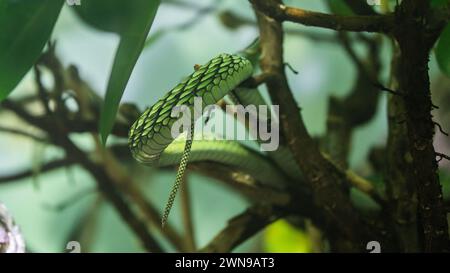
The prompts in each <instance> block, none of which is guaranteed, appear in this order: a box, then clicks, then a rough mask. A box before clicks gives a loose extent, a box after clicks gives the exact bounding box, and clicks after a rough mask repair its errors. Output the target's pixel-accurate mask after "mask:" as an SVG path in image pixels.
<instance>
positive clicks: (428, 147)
mask: <svg viewBox="0 0 450 273" xmlns="http://www.w3.org/2000/svg"><path fill="white" fill-rule="evenodd" d="M429 5H430V2H429V1H403V2H402V5H401V6H400V8H399V9H398V16H397V17H398V25H397V27H396V31H395V33H394V35H395V38H396V40H397V41H398V43H399V48H400V57H399V67H398V69H399V89H400V90H402V92H403V93H405V98H404V101H405V110H406V113H405V119H406V126H407V132H408V133H407V137H408V143H409V146H410V153H411V162H412V167H413V170H414V177H413V179H414V184H415V187H416V188H417V194H418V201H419V204H418V210H419V217H420V222H421V228H422V233H423V239H424V241H423V244H424V250H425V251H427V252H442V251H449V250H450V243H449V233H448V223H447V217H446V211H445V208H444V203H443V195H442V189H441V185H440V182H439V177H438V173H437V169H438V165H437V163H436V153H435V150H434V147H433V137H434V127H435V125H434V123H433V120H432V116H431V110H432V102H431V93H430V79H429V74H428V61H429V54H430V50H431V48H432V46H433V45H434V43H435V41H436V39H437V37H438V36H439V31H438V30H430V29H429V28H428V27H427V26H428V25H429V21H428V20H429V17H428V14H429V8H430V6H429Z"/></svg>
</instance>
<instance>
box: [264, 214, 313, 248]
mask: <svg viewBox="0 0 450 273" xmlns="http://www.w3.org/2000/svg"><path fill="white" fill-rule="evenodd" d="M263 242H264V245H263V246H264V249H265V251H266V252H269V253H309V252H311V251H312V242H311V240H310V238H309V237H308V235H307V234H306V233H305V232H304V231H302V230H299V229H297V228H295V227H294V226H292V225H291V224H289V223H288V222H287V221H286V220H278V221H276V222H274V223H273V224H271V225H269V226H268V227H267V228H266V230H265V232H264V241H263Z"/></svg>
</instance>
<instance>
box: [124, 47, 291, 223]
mask: <svg viewBox="0 0 450 273" xmlns="http://www.w3.org/2000/svg"><path fill="white" fill-rule="evenodd" d="M252 73H253V65H252V63H251V62H250V61H249V60H248V59H247V58H245V57H243V56H240V55H231V54H221V55H219V56H217V57H215V58H213V59H212V60H210V61H209V62H208V63H206V64H205V65H202V66H199V67H198V68H197V69H196V71H195V72H193V73H192V74H191V75H190V76H188V77H187V78H185V79H184V80H183V81H182V82H181V83H179V84H178V85H177V86H175V88H173V89H172V90H171V91H169V92H168V93H167V94H166V95H165V96H164V97H163V98H162V99H160V100H159V101H157V102H156V103H155V104H154V105H153V106H152V107H150V108H148V109H147V110H145V111H144V112H143V114H142V115H141V116H140V117H139V118H138V119H137V120H136V121H135V123H134V124H133V125H132V127H131V129H130V132H129V147H130V150H131V152H132V154H133V156H134V158H135V159H136V160H138V161H139V162H141V163H144V164H146V165H158V166H164V165H172V164H177V162H179V163H180V166H179V169H178V172H177V177H176V181H175V184H174V187H173V189H172V191H171V194H170V197H169V201H168V203H167V206H166V209H165V212H164V215H163V219H162V225H164V223H165V222H166V220H167V217H168V214H169V212H170V209H171V206H172V204H173V201H174V199H175V196H176V193H177V190H178V188H179V186H180V183H181V181H182V179H183V175H184V171H185V169H186V165H187V161H188V159H189V156H190V157H191V158H190V160H191V161H196V160H210V161H215V162H220V163H224V164H227V165H235V166H239V167H241V168H243V169H244V170H246V171H248V172H249V173H250V174H252V175H254V176H255V177H256V178H257V179H261V181H264V180H266V181H267V180H272V181H274V180H280V179H283V178H282V176H283V175H282V174H280V172H279V171H278V170H277V169H276V168H274V167H273V165H271V164H270V163H269V162H268V160H267V159H266V158H265V157H263V156H262V155H261V154H259V153H256V152H252V151H250V150H249V149H248V148H245V147H243V146H242V145H240V144H239V143H237V142H234V141H194V144H193V146H192V147H191V145H192V142H193V141H192V139H193V134H194V128H193V126H191V128H190V130H188V131H190V132H189V134H188V135H189V136H190V138H188V139H187V140H183V139H181V140H180V139H179V138H178V139H176V140H175V138H176V137H177V135H174V136H173V135H172V134H171V126H172V125H173V124H174V123H175V121H176V120H177V118H176V117H172V116H171V112H172V109H173V108H174V107H175V106H180V105H186V106H188V107H189V108H190V109H191V110H192V108H193V106H194V97H201V98H202V101H203V106H207V105H211V104H215V103H217V102H218V101H219V100H220V99H222V98H223V97H224V96H225V95H227V94H229V92H231V91H233V90H234V89H235V88H236V87H238V85H239V84H240V83H242V82H243V81H245V80H246V79H247V78H249V77H250V76H251V75H252ZM248 94H251V93H250V91H248V93H247V97H248ZM254 95H255V96H256V98H260V97H259V94H258V93H257V91H256V93H254ZM244 97H245V96H244ZM253 99H254V100H256V99H255V98H253ZM260 100H261V99H260ZM261 101H262V100H261ZM194 122H195V120H193V121H192V123H191V124H192V125H193V124H194ZM174 140H175V141H174ZM184 143H185V146H184V148H183V144H184Z"/></svg>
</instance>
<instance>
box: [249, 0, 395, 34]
mask: <svg viewBox="0 0 450 273" xmlns="http://www.w3.org/2000/svg"><path fill="white" fill-rule="evenodd" d="M250 2H252V4H253V5H254V7H255V8H256V9H257V10H259V11H261V12H262V13H264V14H266V15H267V16H270V17H272V18H274V19H276V20H277V21H279V22H283V21H290V22H294V23H299V24H302V25H306V26H313V27H321V28H328V29H333V30H339V31H359V32H361V31H366V32H382V33H389V32H390V31H391V30H392V29H393V27H394V16H393V15H392V14H387V15H372V16H364V15H359V16H340V15H332V14H326V13H320V12H314V11H307V10H303V9H299V8H293V7H288V6H285V5H283V4H281V3H278V1H273V0H250Z"/></svg>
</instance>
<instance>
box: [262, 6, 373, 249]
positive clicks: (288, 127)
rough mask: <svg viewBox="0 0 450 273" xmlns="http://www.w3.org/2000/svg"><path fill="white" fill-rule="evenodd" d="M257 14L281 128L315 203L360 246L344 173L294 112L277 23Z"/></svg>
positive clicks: (361, 234)
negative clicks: (321, 150) (325, 154)
mask: <svg viewBox="0 0 450 273" xmlns="http://www.w3.org/2000/svg"><path fill="white" fill-rule="evenodd" d="M257 17H258V22H259V27H260V39H261V47H262V59H261V68H262V70H263V71H264V72H268V73H274V74H275V75H277V76H276V77H274V78H273V79H272V80H270V81H268V83H267V87H268V90H269V94H270V95H271V98H272V100H273V102H274V103H275V104H279V105H280V121H281V125H282V126H281V127H282V131H283V134H284V136H285V137H286V140H287V143H288V146H289V148H290V150H291V151H292V153H293V155H294V159H295V160H296V162H297V164H298V166H299V167H300V169H301V171H302V172H303V174H304V175H305V177H306V180H307V182H308V183H309V185H310V186H311V188H312V189H313V192H314V196H315V199H316V202H317V204H318V206H319V207H321V208H322V209H324V211H325V212H326V216H327V217H328V219H329V220H330V221H331V222H332V224H333V225H336V226H337V227H338V229H339V230H341V231H342V232H343V233H344V234H345V236H347V238H353V239H354V241H355V242H358V243H359V244H361V245H359V246H355V247H356V248H357V249H362V246H363V242H365V241H366V240H368V239H369V238H368V231H367V229H366V227H365V225H364V224H363V223H362V221H361V219H360V217H359V213H358V211H356V210H355V209H354V208H353V206H352V205H351V203H350V200H349V198H348V196H347V195H346V193H345V191H344V187H345V185H349V184H350V183H349V182H348V181H347V180H346V176H345V174H344V173H342V172H340V171H339V170H338V169H337V168H336V167H335V166H334V164H333V163H331V162H330V161H328V160H326V159H325V158H324V157H323V156H322V155H321V153H320V151H319V149H318V147H317V144H316V143H315V141H314V140H313V139H312V138H311V136H310V135H309V134H308V132H307V130H306V127H305V124H304V122H303V120H302V119H301V117H300V115H299V114H298V113H299V109H298V106H297V105H296V103H295V100H294V98H293V95H292V93H291V91H290V88H289V86H288V83H287V79H286V75H285V73H284V61H283V49H282V44H283V31H282V28H281V24H280V23H279V22H277V21H275V20H273V19H271V18H269V17H267V16H265V15H264V14H262V13H260V12H257ZM372 239H373V237H372Z"/></svg>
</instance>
